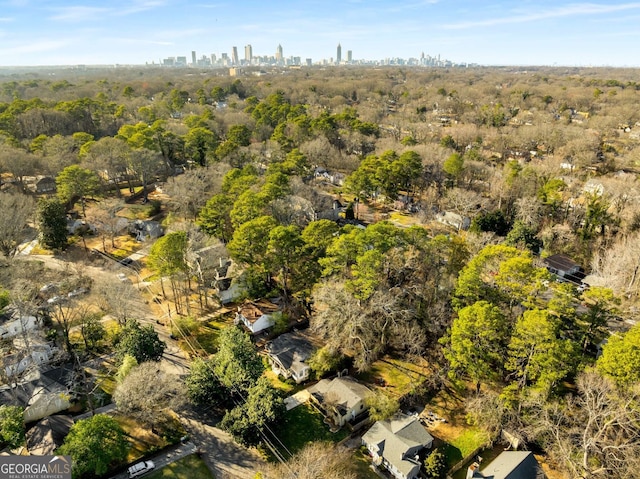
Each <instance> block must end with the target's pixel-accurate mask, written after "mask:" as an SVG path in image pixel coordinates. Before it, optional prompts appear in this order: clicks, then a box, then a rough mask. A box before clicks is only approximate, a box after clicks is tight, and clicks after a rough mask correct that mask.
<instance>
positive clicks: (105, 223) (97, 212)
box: [88, 198, 129, 250]
mask: <svg viewBox="0 0 640 479" xmlns="http://www.w3.org/2000/svg"><path fill="white" fill-rule="evenodd" d="M124 207H125V204H124V201H122V200H120V199H114V198H110V199H106V200H104V201H101V202H99V203H98V204H97V205H95V207H94V208H92V209H91V212H90V213H89V218H88V219H89V221H90V222H92V223H93V224H94V225H95V226H96V228H97V230H98V232H99V233H100V236H101V237H102V249H103V250H106V249H107V248H106V244H105V236H106V237H108V238H109V239H110V240H111V247H112V248H115V247H116V244H115V237H116V236H117V235H118V233H120V232H121V231H122V230H124V229H125V228H126V226H127V225H128V223H129V222H128V220H127V219H126V218H123V217H122V216H118V212H119V211H120V210H122V209H123V208H124Z"/></svg>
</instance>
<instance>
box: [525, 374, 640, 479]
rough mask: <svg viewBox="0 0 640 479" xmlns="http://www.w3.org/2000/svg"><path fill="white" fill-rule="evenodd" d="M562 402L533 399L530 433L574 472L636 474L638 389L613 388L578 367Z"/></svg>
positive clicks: (639, 437)
mask: <svg viewBox="0 0 640 479" xmlns="http://www.w3.org/2000/svg"><path fill="white" fill-rule="evenodd" d="M576 384H577V386H578V395H577V396H576V397H570V398H569V399H568V400H567V402H566V403H564V404H563V403H559V402H554V403H546V402H545V401H539V402H534V405H533V407H532V413H533V414H532V415H531V417H532V425H531V433H532V435H533V436H534V437H535V438H537V439H538V440H541V441H544V442H547V443H548V444H549V445H550V447H549V452H550V453H551V454H552V455H553V457H555V458H556V460H557V461H558V462H559V463H562V464H563V465H564V466H565V467H566V469H567V470H568V471H569V473H570V474H571V475H572V476H573V477H581V478H590V477H607V478H615V479H623V478H627V477H634V476H635V475H636V472H637V470H635V469H632V468H633V467H637V465H638V463H640V428H639V426H638V424H639V420H640V412H639V411H638V408H637V407H636V405H637V402H638V399H639V398H640V391H638V390H637V388H635V389H633V390H620V389H616V387H615V386H614V384H613V383H612V382H611V381H610V380H609V379H607V378H604V377H602V376H600V375H599V374H598V373H596V372H586V373H582V374H581V375H580V376H579V377H578V379H577V382H576Z"/></svg>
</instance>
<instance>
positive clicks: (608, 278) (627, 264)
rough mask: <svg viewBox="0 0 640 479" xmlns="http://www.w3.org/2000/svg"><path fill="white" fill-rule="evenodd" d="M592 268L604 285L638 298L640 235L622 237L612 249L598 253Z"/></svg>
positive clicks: (595, 255) (639, 290) (639, 291)
mask: <svg viewBox="0 0 640 479" xmlns="http://www.w3.org/2000/svg"><path fill="white" fill-rule="evenodd" d="M591 267H592V273H593V274H594V275H596V276H598V277H600V282H601V283H602V285H606V286H608V287H610V288H612V289H613V290H614V291H620V292H622V293H624V294H625V295H628V296H633V297H637V296H638V294H639V293H640V278H638V275H639V274H640V234H639V233H634V234H633V235H630V236H627V237H622V238H620V239H619V240H618V241H617V242H616V243H614V244H613V245H612V246H611V248H609V249H607V250H604V251H596V252H595V253H594V255H593V259H592V262H591Z"/></svg>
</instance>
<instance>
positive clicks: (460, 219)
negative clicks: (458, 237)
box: [436, 211, 471, 231]
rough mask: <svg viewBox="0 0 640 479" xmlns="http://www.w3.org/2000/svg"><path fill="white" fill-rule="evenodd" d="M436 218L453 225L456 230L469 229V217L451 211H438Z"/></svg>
mask: <svg viewBox="0 0 640 479" xmlns="http://www.w3.org/2000/svg"><path fill="white" fill-rule="evenodd" d="M436 220H438V221H439V222H440V223H442V224H445V225H448V226H453V227H454V228H455V229H457V230H458V231H460V230H467V229H469V226H471V219H470V218H468V217H467V216H462V215H459V214H458V213H453V212H451V211H442V212H441V213H438V215H437V216H436Z"/></svg>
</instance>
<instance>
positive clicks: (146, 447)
mask: <svg viewBox="0 0 640 479" xmlns="http://www.w3.org/2000/svg"><path fill="white" fill-rule="evenodd" d="M113 418H114V419H115V420H116V421H118V424H120V426H122V429H124V432H125V433H126V435H127V436H128V438H129V442H130V443H131V449H129V453H128V455H127V462H133V461H135V460H137V459H139V458H141V457H143V456H144V455H145V454H147V453H149V452H154V451H159V450H160V449H162V448H163V447H166V446H168V445H169V443H168V442H167V441H165V440H164V439H163V438H161V437H160V436H158V435H157V434H154V433H153V432H151V431H150V430H148V429H145V428H143V427H141V426H140V425H139V424H138V422H137V421H136V420H135V419H133V418H131V417H128V416H123V415H120V414H114V415H113Z"/></svg>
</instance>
